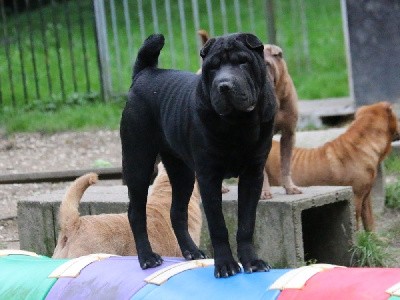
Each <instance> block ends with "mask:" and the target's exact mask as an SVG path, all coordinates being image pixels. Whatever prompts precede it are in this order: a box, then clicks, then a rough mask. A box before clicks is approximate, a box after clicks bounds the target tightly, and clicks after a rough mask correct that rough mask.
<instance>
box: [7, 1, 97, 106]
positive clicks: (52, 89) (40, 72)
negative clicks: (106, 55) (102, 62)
mask: <svg viewBox="0 0 400 300" xmlns="http://www.w3.org/2000/svg"><path fill="white" fill-rule="evenodd" d="M21 2H22V1H16V0H12V1H4V0H0V10H1V16H0V20H1V22H0V26H1V30H0V43H1V48H0V106H1V107H2V108H7V107H21V106H26V105H33V104H35V103H37V102H38V100H43V101H47V102H51V103H54V102H65V101H68V100H70V99H71V98H73V97H76V96H77V95H85V96H88V97H90V96H93V94H95V93H98V91H99V86H100V84H99V69H98V62H97V57H96V53H97V46H96V42H95V41H96V39H95V30H94V26H93V24H94V22H93V20H94V18H93V12H92V3H91V2H90V1H66V0H62V1H58V2H56V1H47V2H50V3H47V4H44V3H43V0H37V1H29V0H25V1H24V2H23V3H22V5H21ZM31 5H32V6H33V5H34V6H35V7H31Z"/></svg>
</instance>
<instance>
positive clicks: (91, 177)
mask: <svg viewBox="0 0 400 300" xmlns="http://www.w3.org/2000/svg"><path fill="white" fill-rule="evenodd" d="M97 180H98V176H97V174H96V173H88V174H85V175H83V176H81V177H79V178H77V179H76V180H75V181H74V182H73V183H72V184H71V186H70V187H69V188H68V190H67V192H66V193H65V196H64V199H63V200H62V202H61V205H60V211H59V222H60V228H61V231H64V232H70V231H71V230H73V229H74V228H77V227H78V226H77V225H78V223H79V210H78V208H79V202H80V201H81V199H82V196H83V193H84V192H85V191H86V189H87V188H88V187H89V186H91V185H92V184H95V183H96V182H97Z"/></svg>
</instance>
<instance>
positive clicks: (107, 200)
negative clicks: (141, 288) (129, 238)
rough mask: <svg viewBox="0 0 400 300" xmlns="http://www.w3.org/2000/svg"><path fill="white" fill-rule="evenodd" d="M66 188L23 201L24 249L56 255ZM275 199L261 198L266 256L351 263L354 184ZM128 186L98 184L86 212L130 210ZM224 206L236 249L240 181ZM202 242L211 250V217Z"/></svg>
mask: <svg viewBox="0 0 400 300" xmlns="http://www.w3.org/2000/svg"><path fill="white" fill-rule="evenodd" d="M64 192H65V191H64V190H61V191H56V192H53V193H51V194H46V195H36V196H32V197H30V198H27V199H25V200H22V201H20V202H19V203H18V227H19V232H20V244H21V249H24V250H29V251H33V252H36V253H39V254H43V255H47V256H51V255H52V252H53V250H54V247H55V244H56V237H57V231H58V226H57V222H58V221H57V212H58V208H59V205H60V201H61V199H62V197H63V195H64ZM272 192H273V197H274V198H273V199H272V200H268V201H260V203H259V206H258V211H257V220H256V231H255V236H254V241H255V245H256V248H257V251H258V253H259V254H260V256H261V257H262V258H264V259H265V260H267V261H268V262H269V263H270V264H271V265H273V266H275V267H277V266H282V267H295V266H298V265H302V264H304V260H310V259H316V260H317V261H319V262H326V263H336V264H344V265H347V264H348V263H349V259H350V257H349V252H348V250H349V248H350V247H351V245H352V242H353V233H354V216H353V215H354V213H353V211H354V210H353V204H352V200H351V198H352V195H353V194H352V191H351V189H350V188H349V187H310V188H305V189H304V193H303V194H301V195H291V196H288V195H286V194H284V190H283V189H282V188H279V187H275V188H273V189H272ZM127 206H128V195H127V188H126V186H107V187H102V186H95V187H91V188H90V189H89V190H88V191H87V192H86V193H85V195H84V197H83V199H82V203H81V206H80V208H81V213H82V214H98V213H119V212H126V211H127ZM223 210H224V216H225V220H226V224H227V227H228V230H229V233H230V242H231V245H232V249H236V242H235V234H236V228H237V225H236V223H237V187H236V186H231V187H230V192H229V193H227V194H224V195H223ZM203 224H204V226H203V228H202V240H201V247H202V248H203V249H206V251H207V252H208V254H209V255H211V254H212V253H211V246H210V240H209V235H208V229H207V225H206V222H203Z"/></svg>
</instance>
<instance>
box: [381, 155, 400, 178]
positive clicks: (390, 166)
mask: <svg viewBox="0 0 400 300" xmlns="http://www.w3.org/2000/svg"><path fill="white" fill-rule="evenodd" d="M383 164H384V166H385V171H386V174H387V175H400V157H399V155H398V154H397V153H396V152H392V153H391V154H390V155H389V156H388V157H387V158H386V159H385V160H384V161H383Z"/></svg>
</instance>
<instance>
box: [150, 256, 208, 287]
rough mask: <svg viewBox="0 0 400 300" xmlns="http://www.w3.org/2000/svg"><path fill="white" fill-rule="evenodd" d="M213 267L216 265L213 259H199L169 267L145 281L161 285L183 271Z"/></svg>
mask: <svg viewBox="0 0 400 300" xmlns="http://www.w3.org/2000/svg"><path fill="white" fill-rule="evenodd" d="M212 265H214V260H213V259H198V260H191V261H185V262H181V263H178V264H175V265H171V266H168V267H166V268H164V269H161V270H159V271H157V272H154V273H153V274H151V275H149V276H147V277H146V278H145V279H144V281H145V282H147V283H152V284H156V285H161V284H163V283H164V282H166V281H167V280H168V279H169V278H171V277H172V276H174V275H176V274H179V273H181V272H183V271H186V270H191V269H196V268H204V267H207V266H212Z"/></svg>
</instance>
